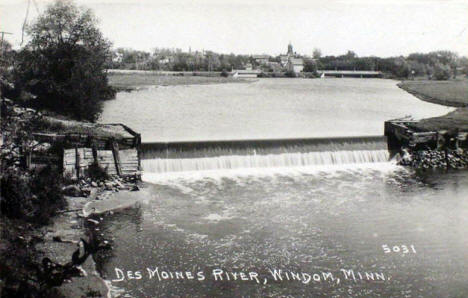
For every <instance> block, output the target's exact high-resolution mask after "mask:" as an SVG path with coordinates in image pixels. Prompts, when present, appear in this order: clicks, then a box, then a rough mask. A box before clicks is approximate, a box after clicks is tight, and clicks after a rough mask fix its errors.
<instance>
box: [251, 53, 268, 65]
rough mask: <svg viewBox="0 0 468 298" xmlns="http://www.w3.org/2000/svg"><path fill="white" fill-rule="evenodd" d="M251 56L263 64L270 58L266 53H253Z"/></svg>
mask: <svg viewBox="0 0 468 298" xmlns="http://www.w3.org/2000/svg"><path fill="white" fill-rule="evenodd" d="M252 58H253V59H254V60H255V62H257V63H258V64H260V65H265V64H267V63H268V61H269V60H270V56H268V55H253V56H252Z"/></svg>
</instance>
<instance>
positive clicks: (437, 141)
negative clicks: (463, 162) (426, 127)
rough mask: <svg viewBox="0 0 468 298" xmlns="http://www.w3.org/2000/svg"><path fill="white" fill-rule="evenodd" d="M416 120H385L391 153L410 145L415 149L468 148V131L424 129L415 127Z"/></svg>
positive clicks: (385, 132) (385, 131)
mask: <svg viewBox="0 0 468 298" xmlns="http://www.w3.org/2000/svg"><path fill="white" fill-rule="evenodd" d="M416 122H417V121H414V120H410V119H394V120H389V121H385V130H384V134H385V136H386V137H387V143H388V150H389V151H390V152H391V153H392V154H391V155H393V153H396V152H398V151H399V150H400V149H401V147H410V148H413V149H414V150H424V149H440V148H442V147H444V146H447V147H449V148H451V149H457V148H468V132H466V131H456V132H449V131H447V130H440V131H422V130H417V129H415V128H414V126H413V125H412V124H414V123H416Z"/></svg>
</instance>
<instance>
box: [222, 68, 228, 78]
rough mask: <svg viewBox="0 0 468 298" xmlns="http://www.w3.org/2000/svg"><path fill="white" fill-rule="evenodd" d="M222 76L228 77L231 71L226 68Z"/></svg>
mask: <svg viewBox="0 0 468 298" xmlns="http://www.w3.org/2000/svg"><path fill="white" fill-rule="evenodd" d="M221 76H222V77H224V78H227V77H229V72H228V71H227V70H225V69H223V71H222V72H221Z"/></svg>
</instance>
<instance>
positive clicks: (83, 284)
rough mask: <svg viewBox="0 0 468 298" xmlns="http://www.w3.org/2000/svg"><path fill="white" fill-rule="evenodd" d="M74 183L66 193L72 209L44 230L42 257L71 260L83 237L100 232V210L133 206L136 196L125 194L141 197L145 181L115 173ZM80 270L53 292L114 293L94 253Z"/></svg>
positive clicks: (75, 294)
mask: <svg viewBox="0 0 468 298" xmlns="http://www.w3.org/2000/svg"><path fill="white" fill-rule="evenodd" d="M73 186H74V187H68V191H69V193H68V194H69V195H67V196H66V200H67V202H68V209H67V210H64V211H62V212H60V214H59V215H57V216H56V217H55V218H54V220H53V223H52V224H51V225H49V226H45V227H44V228H42V229H41V230H40V232H39V233H40V234H42V235H43V241H41V242H39V243H38V244H36V247H35V249H36V250H37V251H38V252H40V255H39V256H40V258H43V257H47V258H50V259H51V260H52V261H53V262H55V263H58V264H66V263H67V262H69V261H70V258H71V256H72V254H73V252H74V251H75V250H76V249H77V247H79V243H80V239H90V238H91V237H93V235H91V234H93V233H98V232H99V231H98V228H97V227H96V226H97V225H98V224H99V222H100V220H102V217H100V216H99V214H102V213H104V212H114V211H115V210H118V209H125V208H129V207H132V206H133V205H134V204H135V203H136V201H137V200H136V199H133V200H132V199H126V200H124V201H123V202H122V200H121V198H122V197H132V193H133V194H134V195H133V196H137V197H141V194H140V192H139V191H138V190H139V188H140V187H142V186H143V184H142V183H139V182H138V181H132V180H124V179H121V178H119V177H112V178H111V179H109V180H106V181H99V182H95V181H86V180H81V181H80V182H78V183H77V184H74V185H73ZM78 191H79V192H78ZM73 192H74V193H73ZM137 193H138V194H137ZM91 217H93V218H91ZM100 242H102V243H100V245H102V247H105V248H108V249H112V247H111V245H110V244H109V243H110V241H107V240H100ZM80 271H81V273H80V274H79V275H78V276H74V277H72V278H70V279H69V280H67V281H66V282H64V283H63V284H62V285H60V286H57V287H55V288H54V289H53V290H52V293H51V294H52V295H56V296H57V297H111V295H110V289H109V287H108V285H107V283H106V281H105V280H104V279H102V278H101V276H100V275H99V273H98V272H97V270H96V264H95V262H94V260H93V256H92V255H90V257H89V258H87V260H86V261H85V262H84V263H83V264H82V265H81V266H80Z"/></svg>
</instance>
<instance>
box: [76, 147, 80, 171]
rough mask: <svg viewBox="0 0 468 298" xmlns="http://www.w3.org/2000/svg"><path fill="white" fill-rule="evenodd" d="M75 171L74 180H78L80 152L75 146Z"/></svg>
mask: <svg viewBox="0 0 468 298" xmlns="http://www.w3.org/2000/svg"><path fill="white" fill-rule="evenodd" d="M75 170H76V179H80V152H79V151H78V147H77V146H75Z"/></svg>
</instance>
